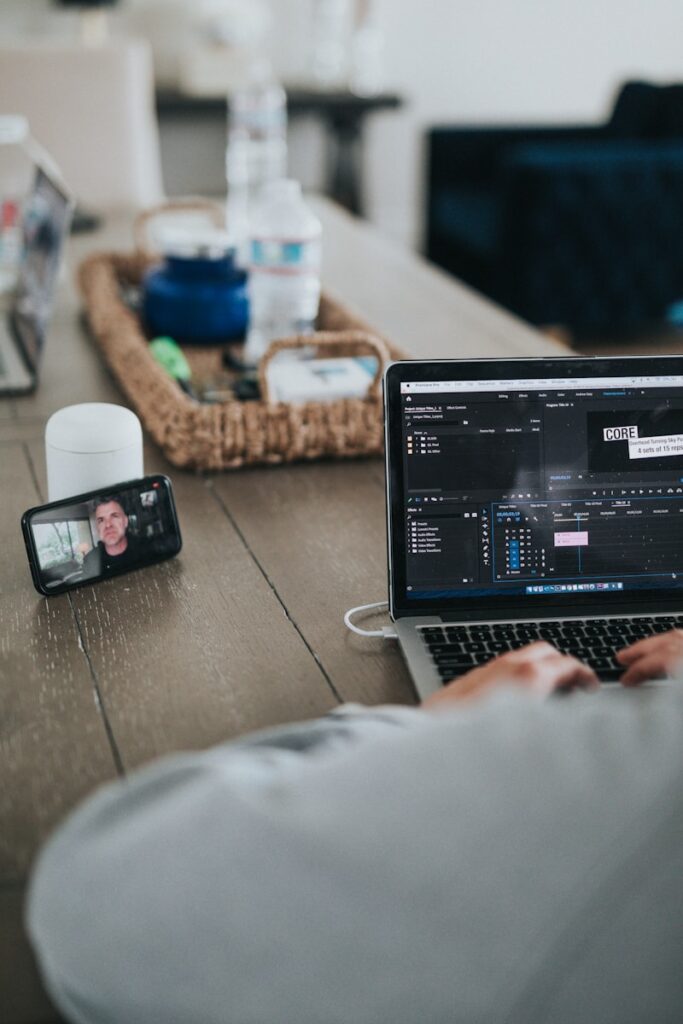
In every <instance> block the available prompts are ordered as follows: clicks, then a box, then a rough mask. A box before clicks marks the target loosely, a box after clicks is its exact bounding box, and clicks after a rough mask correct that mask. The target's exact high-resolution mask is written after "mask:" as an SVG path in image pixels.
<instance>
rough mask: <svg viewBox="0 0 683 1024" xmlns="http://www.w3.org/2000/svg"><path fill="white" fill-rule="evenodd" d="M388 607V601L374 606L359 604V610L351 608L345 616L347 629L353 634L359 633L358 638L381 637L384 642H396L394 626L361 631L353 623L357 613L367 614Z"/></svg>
mask: <svg viewBox="0 0 683 1024" xmlns="http://www.w3.org/2000/svg"><path fill="white" fill-rule="evenodd" d="M388 607H389V604H388V602H387V601H375V602H374V604H359V605H358V607H357V608H349V610H348V611H347V612H346V614H345V615H344V625H345V626H346V628H347V629H350V630H351V632H352V633H357V634H358V636H371V637H380V638H381V639H382V640H396V639H397V636H396V632H395V630H394V629H393V627H392V626H382V628H381V629H360V627H359V626H354V624H353V622H352V621H351V616H352V615H355V614H356V612H367V611H370V610H371V609H374V608H388Z"/></svg>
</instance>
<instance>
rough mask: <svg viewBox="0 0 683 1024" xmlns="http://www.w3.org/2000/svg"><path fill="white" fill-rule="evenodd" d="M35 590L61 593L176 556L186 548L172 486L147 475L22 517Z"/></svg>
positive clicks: (167, 480) (52, 503)
mask: <svg viewBox="0 0 683 1024" xmlns="http://www.w3.org/2000/svg"><path fill="white" fill-rule="evenodd" d="M21 529H22V532H23V534H24V544H25V545H26V552H27V554H28V560H29V565H30V566H31V576H32V577H33V585H34V586H35V588H36V590H37V591H38V592H39V593H40V594H44V595H45V596H46V597H51V596H52V595H53V594H63V593H64V591H65V590H72V589H73V588H74V587H80V586H82V585H83V584H84V583H97V582H98V580H104V579H109V577H111V576H118V575H120V574H121V573H124V572H130V571H131V570H132V569H142V568H143V567H144V566H146V565H154V563H155V562H161V561H163V560H164V559H166V558H172V557H173V556H174V555H177V554H178V552H179V551H180V548H181V547H182V539H181V536H180V528H179V526H178V516H177V514H176V508H175V502H174V500H173V489H172V487H171V481H170V480H169V479H168V477H166V476H161V475H158V476H146V477H144V478H143V479H142V480H130V481H128V482H127V483H122V484H117V485H116V486H114V487H107V488H106V489H104V488H101V489H99V490H97V491H89V492H88V493H87V494H77V495H75V496H74V497H73V498H63V499H62V500H61V501H53V502H50V504H49V505H39V506H38V507H36V508H30V509H29V510H28V511H27V512H24V514H23V516H22V518H21Z"/></svg>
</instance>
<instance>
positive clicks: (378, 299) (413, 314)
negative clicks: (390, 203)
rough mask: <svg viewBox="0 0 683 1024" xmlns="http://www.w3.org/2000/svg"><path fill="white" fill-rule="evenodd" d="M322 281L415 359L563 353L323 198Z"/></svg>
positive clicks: (319, 209) (553, 343)
mask: <svg viewBox="0 0 683 1024" xmlns="http://www.w3.org/2000/svg"><path fill="white" fill-rule="evenodd" d="M315 209H316V212H317V213H318V215H319V216H320V218H321V220H322V224H323V281H324V282H325V284H326V286H327V287H329V288H330V290H331V291H333V292H334V294H335V295H337V296H338V297H339V298H340V299H342V300H343V301H344V302H345V303H346V304H347V305H348V306H350V307H351V308H352V309H353V310H354V311H356V312H357V313H359V314H360V315H361V316H362V317H363V318H364V319H365V320H366V321H367V322H368V323H369V324H371V325H372V326H373V327H375V328H376V329H377V330H378V331H380V332H381V333H383V334H384V335H386V336H387V337H388V338H389V339H390V340H391V341H393V342H394V343H395V344H396V345H398V346H399V347H400V348H402V349H403V350H404V351H405V352H406V353H409V354H410V356H411V357H412V358H420V359H454V358H467V359H484V358H491V357H504V356H505V357H509V356H543V355H544V356H552V355H567V354H568V353H567V349H566V348H565V347H564V346H563V345H561V344H560V343H559V342H556V341H551V340H550V339H548V338H547V337H545V336H544V335H542V334H540V333H539V332H538V331H537V330H535V329H534V328H533V327H531V326H529V325H528V324H526V323H524V322H523V321H522V320H519V319H518V318H517V317H515V316H513V315H512V314H511V313H509V312H507V310H504V309H503V308H502V307H499V306H496V305H494V304H493V303H492V302H491V301H490V300H488V299H484V298H483V297H482V296H480V295H478V294H477V293H476V292H474V291H473V290H472V289H471V288H468V287H467V286H466V285H464V284H461V283H460V282H459V281H456V280H455V279H454V278H452V277H450V275H448V274H446V273H444V272H443V271H441V270H439V269H437V268H436V267H434V266H432V265H431V264H429V263H427V261H426V260H423V259H421V258H419V257H416V256H415V254H414V253H412V252H410V251H409V250H407V249H403V248H401V247H400V246H398V245H396V243H394V242H392V241H390V240H389V239H387V238H384V237H383V236H382V235H380V234H379V233H378V232H376V231H373V230H372V229H369V227H368V225H367V224H365V223H364V222H362V221H360V220H358V219H357V218H355V217H352V216H351V215H349V214H347V213H345V212H344V211H342V210H339V208H338V207H335V206H334V205H333V204H331V203H329V202H326V201H325V200H317V201H316V202H315Z"/></svg>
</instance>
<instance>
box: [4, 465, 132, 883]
mask: <svg viewBox="0 0 683 1024" xmlns="http://www.w3.org/2000/svg"><path fill="white" fill-rule="evenodd" d="M2 480H3V492H4V498H3V501H2V503H0V535H1V536H2V537H3V540H4V543H3V544H2V545H1V546H0V622H1V623H2V631H1V633H0V706H1V713H0V759H1V763H2V787H0V880H1V881H2V882H9V881H17V880H19V879H21V878H23V877H25V875H26V873H27V871H28V868H29V865H30V862H31V860H32V858H33V855H34V853H35V851H36V849H37V848H38V846H39V844H40V843H41V842H42V841H43V840H44V839H45V837H46V836H47V834H48V833H49V832H50V830H51V829H52V828H53V827H54V825H55V824H56V823H57V822H58V821H59V820H60V819H61V818H62V817H63V816H64V814H65V813H66V811H67V810H68V809H69V808H71V807H73V806H74V804H76V803H77V802H78V801H79V800H80V799H81V798H82V797H83V796H84V795H85V794H86V793H88V792H89V791H90V790H92V789H93V788H94V787H95V786H97V785H98V784H99V783H101V782H103V781H105V780H107V779H110V778H112V777H114V775H115V766H114V761H113V758H112V752H111V749H110V747H109V743H108V739H107V735H106V731H105V728H104V724H103V720H102V717H101V715H100V713H99V709H98V707H97V703H96V699H95V693H94V690H93V682H92V677H91V673H90V668H89V665H88V661H87V658H86V657H85V654H84V652H83V650H82V648H81V645H80V638H79V635H78V630H77V627H76V623H75V620H74V616H73V613H72V610H71V605H70V600H69V597H68V596H63V597H58V598H51V599H50V600H49V601H48V600H47V599H46V598H41V597H40V596H39V595H38V594H37V593H36V591H35V590H34V589H33V586H32V584H31V579H30V574H29V568H28V563H27V560H26V553H25V551H24V545H23V542H22V539H21V533H20V530H19V520H20V517H21V513H22V512H23V511H24V510H25V509H26V508H28V507H29V506H30V505H34V504H36V502H37V501H38V500H39V497H38V494H37V492H36V488H35V485H34V481H33V477H32V473H31V469H30V467H29V463H28V460H27V456H26V452H25V450H24V449H23V447H22V446H20V445H15V446H7V447H5V448H3V450H2Z"/></svg>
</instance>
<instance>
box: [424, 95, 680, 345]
mask: <svg viewBox="0 0 683 1024" xmlns="http://www.w3.org/2000/svg"><path fill="white" fill-rule="evenodd" d="M427 144H428V161H429V166H428V189H427V217H426V253H427V256H428V257H429V259H431V260H432V261H434V262H435V263H437V264H439V265H440V266H442V267H444V268H445V269H446V270H449V271H450V272H452V273H453V274H455V275H456V276H457V277H459V278H461V279H462V280H464V281H466V282H467V283H469V284H471V285H472V286H474V287H475V288H477V289H478V290H480V291H482V292H483V293H484V294H486V295H488V296H490V297H491V298H492V299H494V300H496V301H498V302H500V303H502V304H503V305H505V306H507V307H508V308H509V309H511V310H512V311H513V312H515V313H517V314H519V315H520V316H522V317H524V318H525V319H527V320H529V321H531V322H532V323H535V324H539V325H549V324H562V325H564V326H566V327H568V328H569V329H570V330H571V331H573V332H574V333H575V334H576V335H590V334H599V333H605V332H608V333H611V334H613V333H618V332H620V331H628V330H632V329H637V328H641V327H643V326H644V325H649V324H651V323H655V322H661V321H662V320H664V319H666V318H667V317H668V316H670V314H671V312H672V309H673V308H674V307H675V304H676V303H677V302H680V300H682V299H683V86H681V85H671V86H656V85H652V84H649V83H646V82H631V83H627V84H626V85H625V86H624V87H623V88H622V89H621V91H620V93H619V95H618V97H617V101H616V104H615V107H614V111H613V113H612V116H611V118H610V119H609V121H608V122H607V123H606V124H604V125H596V126H590V125H570V126H561V127H544V126H538V127H477V128H474V127H471V128H470V127H450V126H444V127H434V128H432V129H431V130H430V131H429V133H428V140H427Z"/></svg>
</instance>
